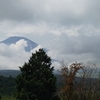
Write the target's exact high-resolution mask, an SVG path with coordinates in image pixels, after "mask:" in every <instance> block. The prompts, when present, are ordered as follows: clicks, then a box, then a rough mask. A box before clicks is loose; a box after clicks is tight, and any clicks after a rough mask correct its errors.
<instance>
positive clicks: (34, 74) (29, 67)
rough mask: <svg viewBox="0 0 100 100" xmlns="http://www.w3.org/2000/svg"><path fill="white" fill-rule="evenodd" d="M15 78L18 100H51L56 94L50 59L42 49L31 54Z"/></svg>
mask: <svg viewBox="0 0 100 100" xmlns="http://www.w3.org/2000/svg"><path fill="white" fill-rule="evenodd" d="M20 70H21V73H20V74H19V75H18V76H17V78H16V83H17V86H16V89H17V95H16V96H17V98H18V99H19V100H53V98H54V94H55V92H56V77H55V76H54V74H53V70H54V68H53V67H51V58H50V57H48V56H47V54H46V53H45V51H44V50H43V49H39V51H36V53H32V56H31V57H30V59H29V61H28V62H27V63H25V64H24V65H23V66H22V67H20Z"/></svg>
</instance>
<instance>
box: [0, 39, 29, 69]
mask: <svg viewBox="0 0 100 100" xmlns="http://www.w3.org/2000/svg"><path fill="white" fill-rule="evenodd" d="M26 46H27V42H26V41H24V40H20V41H18V42H16V44H11V45H9V46H8V45H6V44H3V43H1V44H0V48H1V49H0V61H1V62H0V66H1V67H0V68H1V69H18V66H21V65H22V64H23V63H24V62H25V61H27V60H28V58H29V56H30V53H28V52H26V51H25V49H24V48H25V47H26Z"/></svg>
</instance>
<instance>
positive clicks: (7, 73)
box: [0, 70, 20, 77]
mask: <svg viewBox="0 0 100 100" xmlns="http://www.w3.org/2000/svg"><path fill="white" fill-rule="evenodd" d="M18 74H20V70H0V75H2V76H6V77H9V76H12V77H16V76H17V75H18Z"/></svg>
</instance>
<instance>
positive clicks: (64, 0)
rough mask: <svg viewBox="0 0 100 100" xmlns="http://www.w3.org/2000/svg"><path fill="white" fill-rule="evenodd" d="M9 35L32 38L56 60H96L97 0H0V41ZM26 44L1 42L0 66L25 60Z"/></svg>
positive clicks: (99, 47) (99, 44) (99, 46)
mask: <svg viewBox="0 0 100 100" xmlns="http://www.w3.org/2000/svg"><path fill="white" fill-rule="evenodd" d="M10 36H24V37H26V38H28V39H31V40H32V41H34V42H36V43H38V44H39V47H42V46H43V47H45V48H47V49H49V50H50V51H49V52H48V55H49V56H50V57H52V58H53V59H57V60H59V61H62V60H64V61H65V62H67V63H72V62H76V61H77V62H92V63H97V64H99V63H100V0H16V1H14V0H0V41H2V40H4V39H6V38H8V37H10ZM26 45H27V43H26V41H24V40H21V41H18V43H16V44H12V45H10V46H7V45H4V44H0V48H1V49H0V69H18V66H21V65H22V64H23V63H24V62H25V61H27V59H29V57H30V56H31V53H32V51H31V52H30V53H28V52H25V50H24V47H25V46H26ZM39 47H37V48H39ZM37 48H35V49H37ZM33 51H34V50H33ZM56 65H57V63H56V62H55V67H57V68H58V66H56Z"/></svg>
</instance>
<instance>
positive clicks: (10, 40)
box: [0, 36, 38, 52]
mask: <svg viewBox="0 0 100 100" xmlns="http://www.w3.org/2000/svg"><path fill="white" fill-rule="evenodd" d="M21 39H24V40H25V41H27V47H25V51H27V52H30V51H31V50H32V49H33V48H35V47H37V46H38V44H37V43H35V42H33V41H31V40H29V39H27V38H25V37H19V36H13V37H9V38H7V39H5V40H3V41H1V42H0V43H5V44H6V45H11V44H15V43H16V42H18V41H19V40H21Z"/></svg>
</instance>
